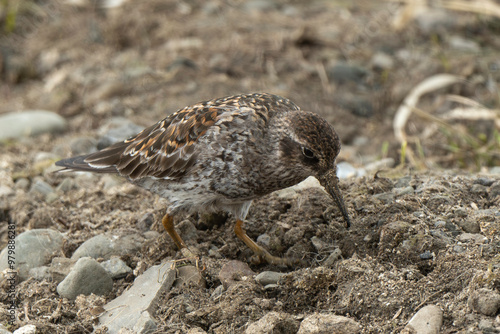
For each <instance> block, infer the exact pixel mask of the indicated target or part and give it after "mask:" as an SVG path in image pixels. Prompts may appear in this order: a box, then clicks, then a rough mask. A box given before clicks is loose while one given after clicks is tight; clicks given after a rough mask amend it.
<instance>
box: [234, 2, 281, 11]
mask: <svg viewBox="0 0 500 334" xmlns="http://www.w3.org/2000/svg"><path fill="white" fill-rule="evenodd" d="M277 7H278V5H277V4H276V3H275V2H274V1H271V0H251V1H246V2H244V5H243V8H244V9H245V10H247V11H250V12H251V11H258V12H267V11H269V10H273V9H276V8H277Z"/></svg>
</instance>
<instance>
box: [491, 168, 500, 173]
mask: <svg viewBox="0 0 500 334" xmlns="http://www.w3.org/2000/svg"><path fill="white" fill-rule="evenodd" d="M490 174H500V166H495V167H491V168H490Z"/></svg>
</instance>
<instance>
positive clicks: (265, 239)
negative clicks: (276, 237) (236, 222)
mask: <svg viewBox="0 0 500 334" xmlns="http://www.w3.org/2000/svg"><path fill="white" fill-rule="evenodd" d="M257 243H259V244H261V245H262V246H264V247H265V248H269V245H271V236H270V235H269V234H267V233H264V234H261V235H259V236H258V237H257Z"/></svg>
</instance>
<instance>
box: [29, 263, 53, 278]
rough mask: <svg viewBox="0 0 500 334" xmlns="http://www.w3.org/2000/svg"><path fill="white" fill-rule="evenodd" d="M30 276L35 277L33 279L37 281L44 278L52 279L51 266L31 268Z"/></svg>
mask: <svg viewBox="0 0 500 334" xmlns="http://www.w3.org/2000/svg"><path fill="white" fill-rule="evenodd" d="M29 276H30V277H33V279H35V280H37V281H43V280H47V281H48V280H51V279H52V276H51V274H50V270H49V267H47V266H41V267H36V268H31V269H30V270H29Z"/></svg>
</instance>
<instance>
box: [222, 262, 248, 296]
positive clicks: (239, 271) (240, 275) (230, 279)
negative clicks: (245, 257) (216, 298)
mask: <svg viewBox="0 0 500 334" xmlns="http://www.w3.org/2000/svg"><path fill="white" fill-rule="evenodd" d="M254 275H255V272H253V271H252V269H250V267H249V266H248V264H246V263H243V262H241V261H237V260H232V261H229V262H228V263H226V264H224V265H223V266H222V269H221V270H220V272H219V280H220V281H221V282H222V284H223V285H224V287H225V288H226V289H227V288H228V287H229V286H231V285H233V284H234V283H236V282H237V281H241V280H243V279H245V277H249V276H254Z"/></svg>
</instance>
